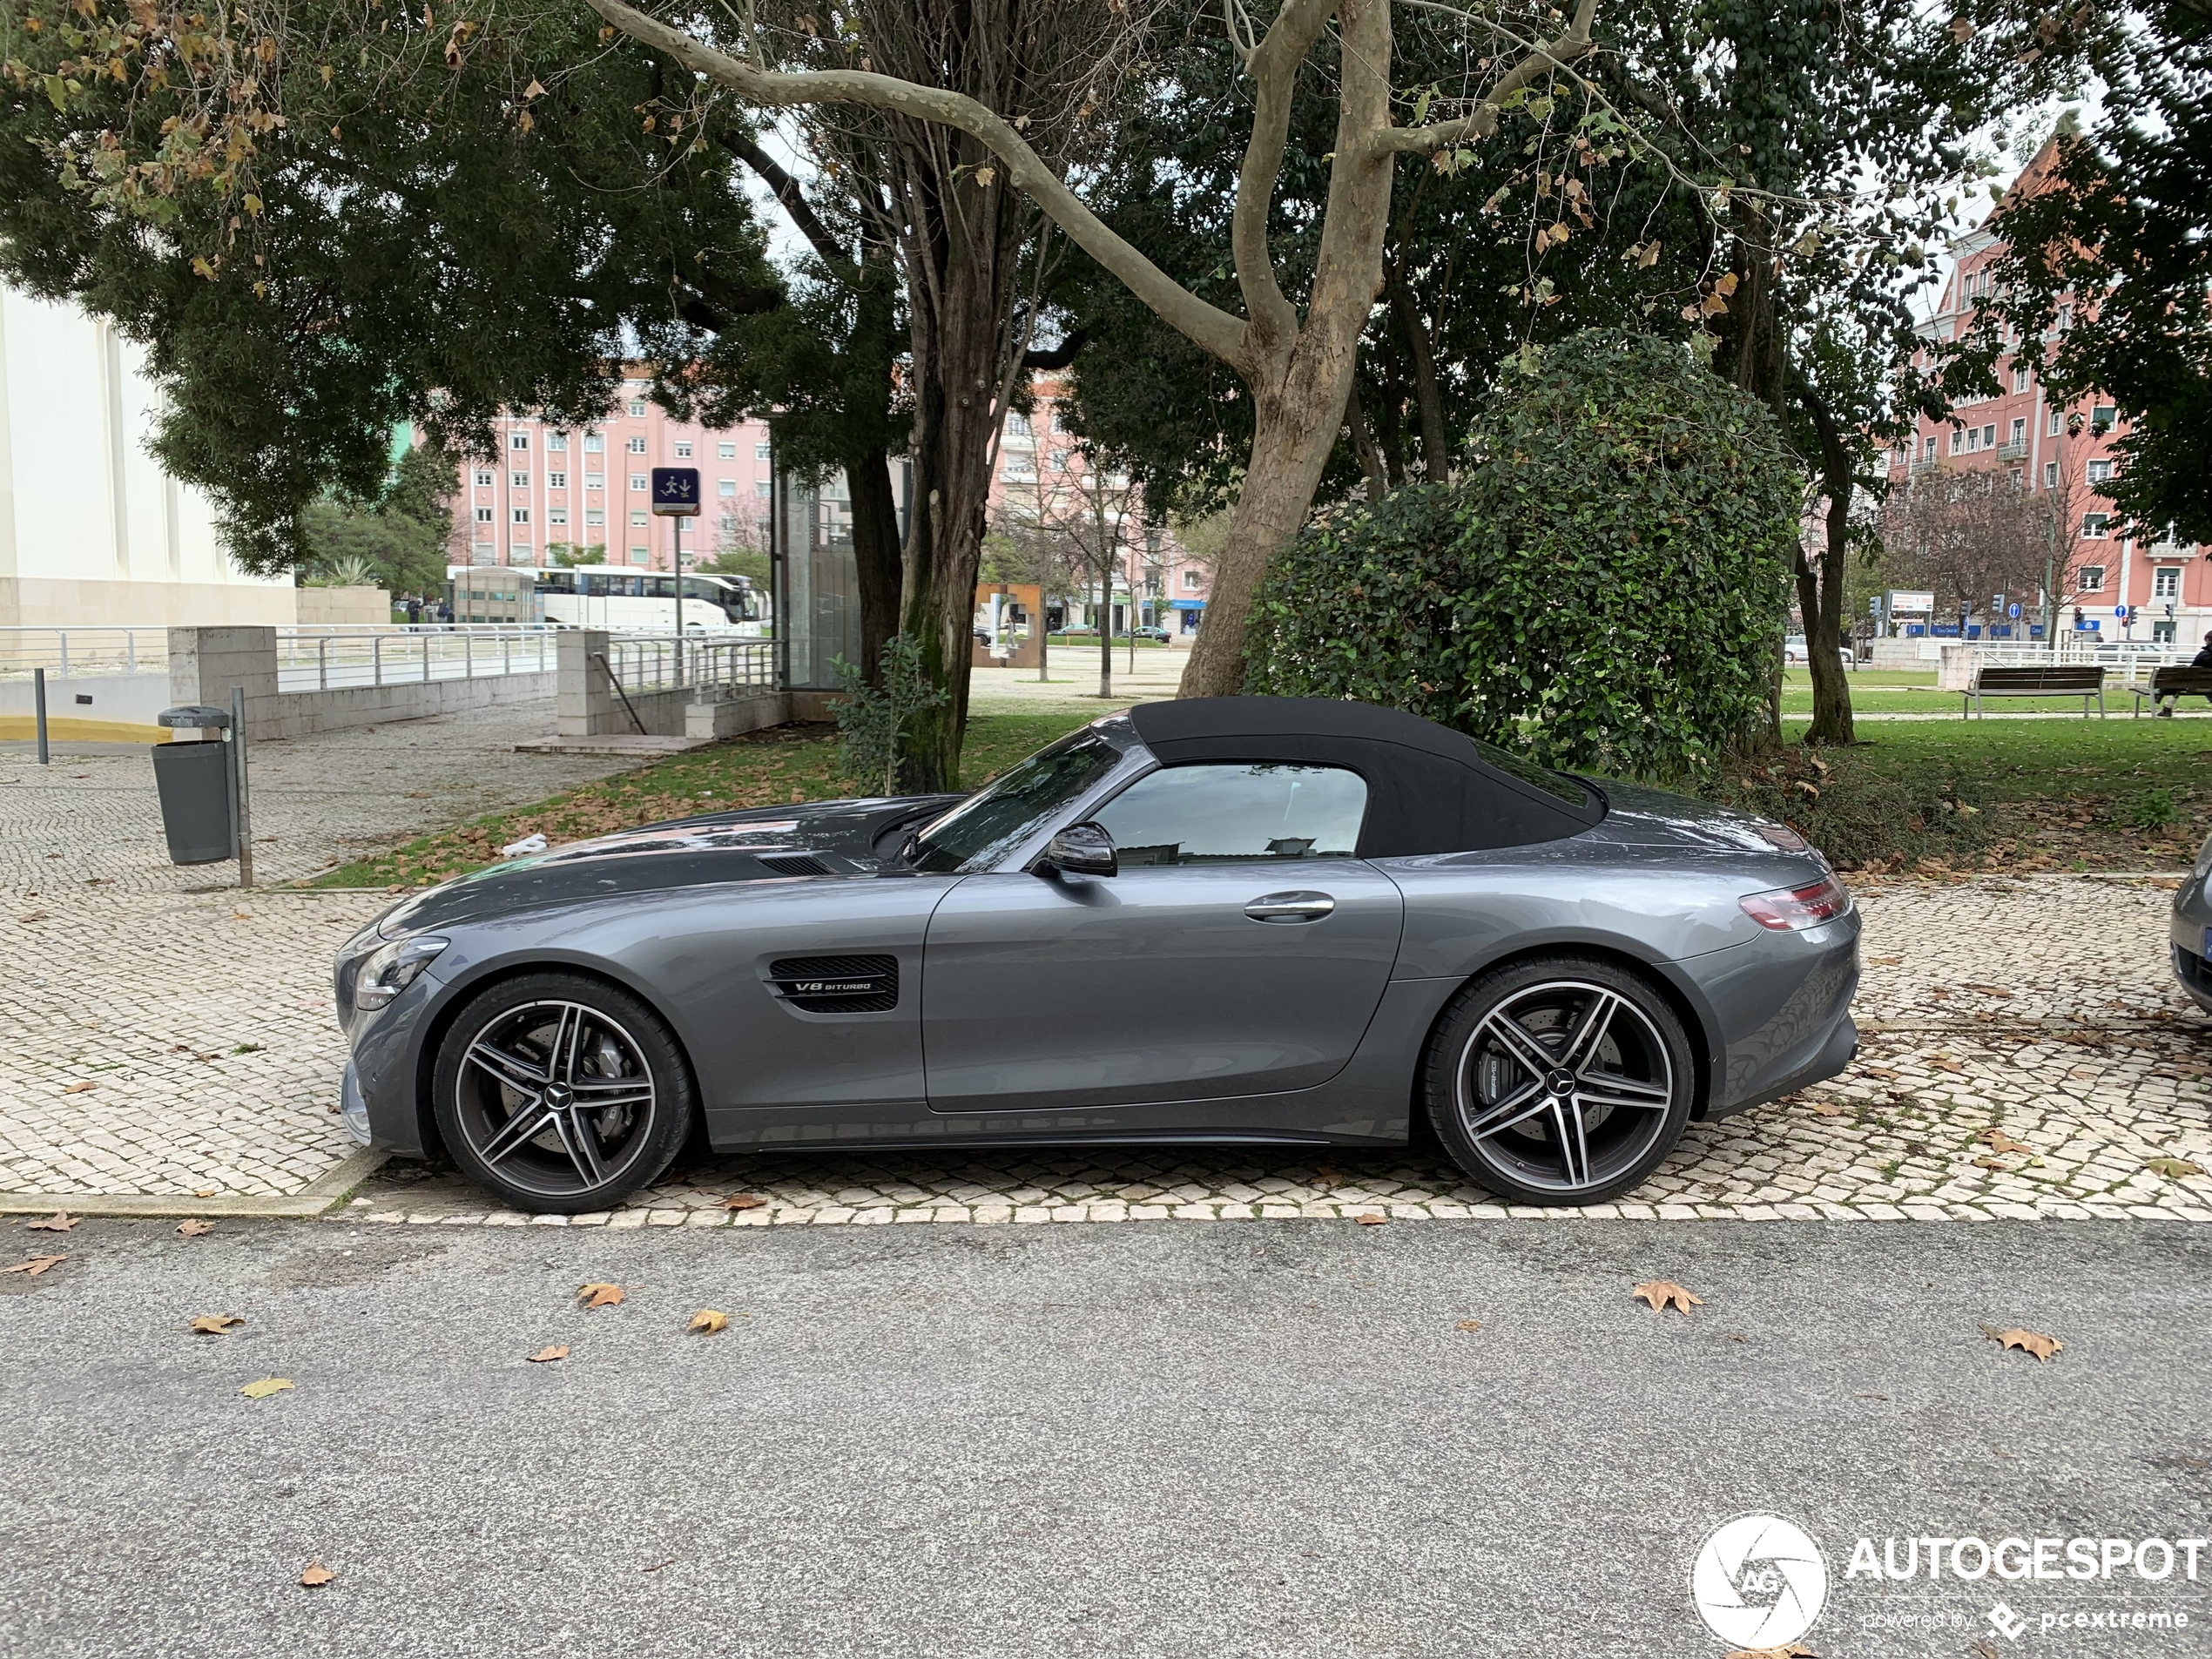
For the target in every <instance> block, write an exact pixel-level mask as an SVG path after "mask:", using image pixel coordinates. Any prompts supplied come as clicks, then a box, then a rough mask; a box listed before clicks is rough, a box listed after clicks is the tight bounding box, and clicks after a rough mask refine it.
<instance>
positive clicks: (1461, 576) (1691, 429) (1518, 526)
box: [1250, 329, 1799, 776]
mask: <svg viewBox="0 0 2212 1659" xmlns="http://www.w3.org/2000/svg"><path fill="white" fill-rule="evenodd" d="M1472 459H1473V462H1474V464H1473V465H1472V467H1471V468H1470V469H1469V471H1468V474H1467V478H1466V480H1465V482H1461V483H1459V484H1453V485H1426V486H1420V487H1415V488H1409V489H1399V490H1395V491H1393V492H1391V493H1390V494H1389V495H1387V496H1385V497H1384V498H1383V499H1382V500H1380V501H1379V502H1374V503H1372V505H1369V504H1354V505H1350V506H1345V507H1340V508H1338V509H1332V510H1331V511H1330V512H1328V513H1325V514H1324V515H1323V516H1321V517H1320V518H1319V519H1318V520H1317V521H1316V523H1314V524H1313V525H1312V527H1311V528H1310V529H1308V530H1306V531H1305V534H1304V535H1302V536H1300V537H1299V538H1298V542H1297V543H1295V544H1294V546H1293V547H1292V548H1291V550H1289V552H1287V553H1286V554H1285V556H1284V557H1283V558H1282V559H1281V560H1280V561H1278V565H1277V568H1276V569H1275V570H1274V571H1273V572H1272V573H1271V577H1270V578H1269V580H1268V582H1267V583H1266V584H1265V586H1264V588H1263V589H1262V590H1261V594H1260V598H1259V604H1258V614H1257V616H1256V617H1255V620H1254V624H1253V626H1254V643H1253V645H1252V648H1251V682H1250V689H1251V690H1252V691H1256V692H1261V693H1266V694H1272V695H1277V696H1305V697H1357V698H1364V699H1366V700H1367V701H1370V702H1375V703H1382V704H1388V705H1394V706H1397V707H1399V708H1406V709H1410V710H1412V711H1413V712H1415V713H1417V714H1420V715H1423V716H1426V718H1430V719H1433V720H1438V721H1440V722H1442V723H1444V724H1445V725H1453V726H1456V727H1458V728H1460V730H1462V731H1465V732H1472V733H1474V734H1475V735H1476V736H1478V737H1483V738H1489V739H1491V740H1493V741H1495V742H1502V743H1506V744H1508V745H1514V746H1522V747H1526V748H1527V750H1528V751H1529V752H1531V753H1533V754H1534V755H1535V756H1536V757H1538V758H1539V759H1543V760H1545V761H1547V762H1548V763H1550V764H1553V765H1567V766H1573V767H1575V768H1577V769H1580V770H1584V771H1596V772H1611V773H1615V774H1625V775H1631V776H1638V775H1642V776H1653V775H1656V776H1671V775H1675V774H1677V773H1681V772H1687V771H1696V770H1699V769H1703V768H1704V767H1707V766H1710V765H1711V764H1712V763H1713V762H1714V761H1715V760H1716V759H1718V758H1719V757H1720V756H1721V755H1722V754H1723V753H1724V752H1727V751H1728V750H1729V749H1730V748H1731V747H1732V746H1734V745H1738V744H1740V743H1742V742H1743V741H1744V740H1746V739H1747V738H1750V736H1751V735H1752V734H1753V733H1754V732H1756V731H1757V729H1758V727H1759V725H1760V724H1761V720H1762V717H1763V713H1764V709H1765V706H1766V701H1767V696H1768V688H1769V680H1768V674H1769V664H1770V661H1771V657H1772V652H1773V649H1774V644H1775V641H1776V639H1777V637H1778V636H1779V634H1780V633H1781V631H1782V626H1783V618H1784V611H1785V595H1784V584H1785V582H1786V580H1787V577H1788V572H1789V569H1790V559H1791V549H1792V547H1793V546H1794V544H1795V542H1796V538H1797V506H1798V501H1799V494H1798V489H1799V486H1798V482H1797V469H1796V466H1795V463H1794V462H1792V460H1791V457H1790V456H1789V455H1788V454H1787V453H1786V452H1785V451H1784V448H1783V447H1782V445H1781V442H1780V440H1779V438H1778V436H1777V433H1776V431H1775V428H1774V423H1773V421H1772V420H1771V418H1770V416H1769V415H1767V414H1766V412H1765V410H1764V408H1762V407H1761V406H1760V405H1758V404H1757V403H1756V402H1755V401H1752V400H1751V399H1750V398H1749V397H1747V396H1745V395H1743V394H1742V393H1740V392H1737V391H1736V390H1735V389H1734V388H1730V387H1729V386H1728V385H1726V384H1724V383H1723V382H1722V381H1719V380H1717V379H1716V378H1715V377H1714V376H1713V375H1712V374H1710V373H1708V372H1707V371H1706V370H1704V369H1703V368H1700V367H1698V366H1697V365H1696V362H1695V361H1693V360H1692V357H1691V354H1689V352H1688V351H1687V350H1686V349H1685V348H1684V347H1681V346H1679V345H1676V344H1671V343H1669V342H1667V341H1661V340H1656V339H1653V338H1650V337H1649V336H1645V335H1639V334H1629V333H1627V332H1625V331H1622V330H1615V329H1594V330H1591V331H1588V332H1587V333H1585V334H1580V335H1577V336H1575V338H1574V339H1573V340H1571V341H1567V342H1565V343H1564V344H1562V345H1561V346H1559V347H1554V348H1553V349H1552V350H1551V351H1549V352H1548V353H1545V354H1542V355H1541V358H1540V359H1539V360H1538V361H1537V363H1536V365H1535V368H1534V372H1533V373H1527V374H1521V373H1519V372H1517V371H1516V372H1514V373H1512V374H1504V373H1501V379H1500V384H1499V388H1498V390H1497V391H1496V392H1495V393H1494V395H1493V398H1492V401H1491V402H1490V405H1489V407H1488V408H1487V409H1486V411H1485V412H1484V414H1483V415H1481V417H1480V419H1479V420H1478V421H1476V423H1475V428H1474V440H1473V456H1472Z"/></svg>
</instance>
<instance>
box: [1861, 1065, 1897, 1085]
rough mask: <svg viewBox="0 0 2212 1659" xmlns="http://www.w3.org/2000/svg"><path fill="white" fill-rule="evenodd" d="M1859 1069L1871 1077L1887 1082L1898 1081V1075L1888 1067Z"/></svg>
mask: <svg viewBox="0 0 2212 1659" xmlns="http://www.w3.org/2000/svg"><path fill="white" fill-rule="evenodd" d="M1859 1069H1860V1070H1861V1071H1863V1072H1865V1074H1866V1075H1867V1076H1870V1077H1879V1078H1881V1079H1882V1080H1883V1081H1884V1082H1896V1081H1897V1073H1895V1072H1893V1071H1892V1070H1891V1069H1889V1068H1888V1067H1887V1066H1861V1067H1860V1068H1859Z"/></svg>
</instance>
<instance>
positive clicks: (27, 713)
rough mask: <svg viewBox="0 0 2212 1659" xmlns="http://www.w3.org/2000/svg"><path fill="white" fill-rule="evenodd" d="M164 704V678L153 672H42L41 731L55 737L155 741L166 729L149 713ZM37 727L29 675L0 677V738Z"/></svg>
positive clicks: (33, 732)
mask: <svg viewBox="0 0 2212 1659" xmlns="http://www.w3.org/2000/svg"><path fill="white" fill-rule="evenodd" d="M88 698H89V699H90V700H89V701H87V700H86V699H88ZM168 706H169V682H168V680H167V679H166V678H164V677H163V676H161V675H159V674H80V675H77V676H74V677H72V678H69V679H63V678H60V677H59V676H58V675H54V674H49V675H48V676H47V677H46V735H47V736H49V737H50V738H53V739H54V740H55V741H56V742H57V743H59V742H64V741H67V742H72V743H161V742H164V741H165V740H166V739H167V738H168V736H169V734H168V732H165V731H164V730H163V729H162V728H161V727H159V726H158V725H155V724H154V723H153V722H154V717H155V716H156V715H158V714H159V713H160V712H161V711H162V710H164V709H165V708H167V707H168ZM37 732H38V719H37V691H36V689H35V687H34V686H33V685H32V683H31V681H30V679H29V678H23V679H16V678H9V679H5V680H0V738H21V739H28V738H33V737H36V736H37Z"/></svg>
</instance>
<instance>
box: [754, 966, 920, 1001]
mask: <svg viewBox="0 0 2212 1659" xmlns="http://www.w3.org/2000/svg"><path fill="white" fill-rule="evenodd" d="M768 976H769V978H770V979H771V980H772V981H774V982H775V987H776V991H777V994H778V995H780V996H781V997H782V998H783V999H784V1001H786V1002H788V1003H790V1004H791V1005H792V1007H793V1008H804V1009H805V1010H806V1012H807V1013H809V1014H881V1013H884V1012H886V1011H887V1010H889V1009H891V1008H897V1007H898V1006H899V959H898V958H897V957H895V956H785V957H780V958H779V959H778V960H777V961H772V962H771V963H769V964H768Z"/></svg>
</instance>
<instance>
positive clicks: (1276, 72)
mask: <svg viewBox="0 0 2212 1659" xmlns="http://www.w3.org/2000/svg"><path fill="white" fill-rule="evenodd" d="M1370 3H1372V0H1370ZM1593 3H1594V0H1593ZM1337 4H1338V0H1288V3H1286V4H1285V6H1284V8H1283V10H1281V11H1280V12H1278V14H1277V15H1276V18H1275V21H1274V22H1273V23H1272V24H1269V25H1268V30H1267V33H1266V34H1265V35H1264V36H1263V37H1261V38H1260V43H1259V44H1258V46H1256V47H1254V48H1253V49H1252V51H1251V55H1250V56H1249V57H1246V58H1245V60H1244V63H1245V66H1246V67H1247V68H1248V69H1250V70H1251V76H1252V80H1253V82H1254V84H1255V86H1256V88H1257V91H1258V97H1257V98H1256V99H1255V102H1254V105H1253V108H1252V136H1251V139H1250V140H1249V141H1248V142H1247V143H1246V144H1245V145H1244V165H1243V166H1241V167H1240V168H1238V172H1237V202H1236V207H1235V209H1234V212H1233V213H1232V215H1231V219H1230V227H1229V246H1230V251H1231V255H1232V257H1233V258H1234V259H1235V260H1236V265H1237V285H1238V287H1240V288H1241V289H1243V290H1244V309H1245V310H1246V311H1248V312H1250V313H1251V320H1252V327H1254V328H1256V329H1258V330H1259V331H1260V332H1261V333H1262V334H1264V335H1265V336H1267V337H1268V338H1269V339H1271V340H1288V339H1290V338H1291V336H1292V335H1293V334H1297V333H1298V311H1297V309H1296V307H1293V306H1292V305H1291V302H1290V301H1289V300H1287V299H1285V297H1284V294H1283V289H1282V285H1281V284H1279V283H1278V282H1277V281H1276V280H1275V260H1274V256H1273V255H1272V254H1271V253H1269V252H1268V248H1267V215H1268V212H1269V209H1270V208H1271V207H1272V206H1273V205H1274V200H1275V181H1276V179H1278V177H1279V176H1280V175H1281V173H1282V171H1283V151H1284V147H1285V145H1287V144H1288V142H1289V140H1290V133H1291V105H1292V104H1293V103H1294V102H1295V101H1296V96H1297V90H1298V65H1299V64H1302V63H1304V62H1305V55H1306V53H1308V52H1309V51H1312V50H1313V43H1314V42H1315V41H1317V40H1318V39H1319V38H1320V37H1321V31H1322V30H1324V29H1325V28H1326V27H1327V26H1328V23H1329V19H1330V18H1331V17H1333V16H1334V15H1335V13H1336V10H1337Z"/></svg>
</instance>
